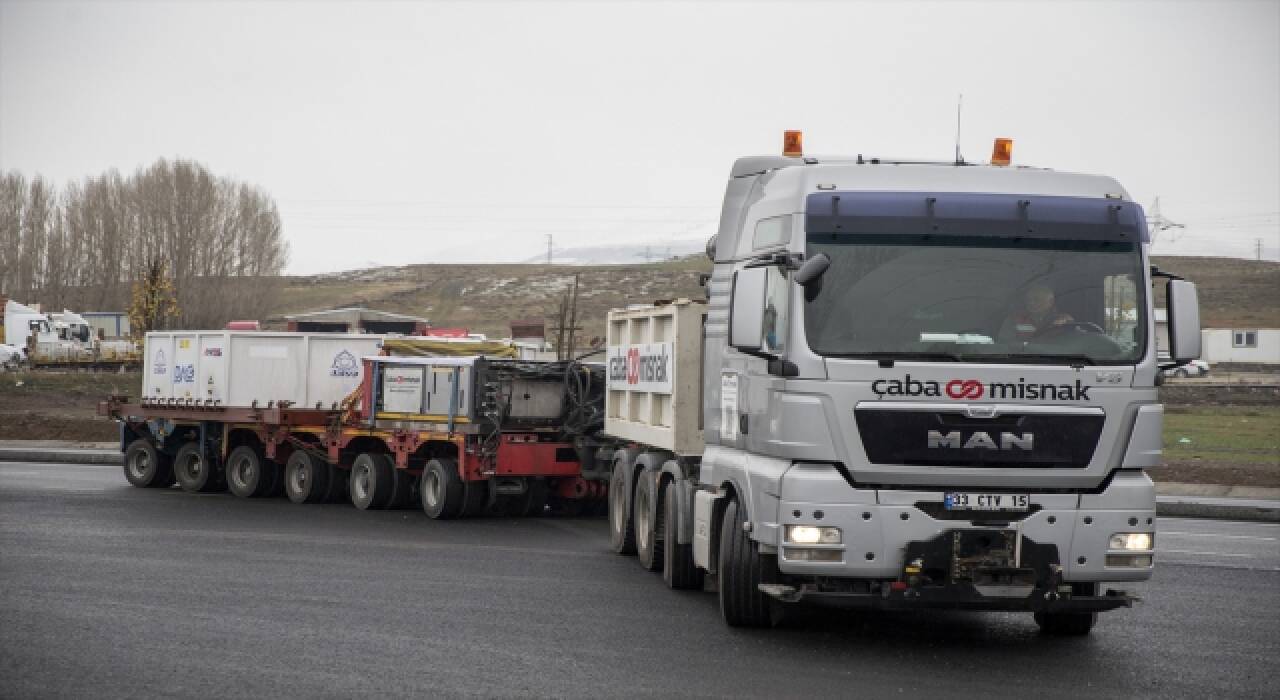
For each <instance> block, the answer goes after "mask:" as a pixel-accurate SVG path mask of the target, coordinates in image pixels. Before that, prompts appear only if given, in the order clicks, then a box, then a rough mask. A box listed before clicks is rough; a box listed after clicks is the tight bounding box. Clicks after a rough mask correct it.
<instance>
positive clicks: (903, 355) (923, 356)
mask: <svg viewBox="0 0 1280 700" xmlns="http://www.w3.org/2000/svg"><path fill="white" fill-rule="evenodd" d="M823 354H824V355H825V356H827V357H847V358H850V359H858V360H888V361H890V362H894V361H898V360H924V361H936V362H964V361H965V358H963V357H961V356H960V355H957V354H955V353H953V352H828V353H823Z"/></svg>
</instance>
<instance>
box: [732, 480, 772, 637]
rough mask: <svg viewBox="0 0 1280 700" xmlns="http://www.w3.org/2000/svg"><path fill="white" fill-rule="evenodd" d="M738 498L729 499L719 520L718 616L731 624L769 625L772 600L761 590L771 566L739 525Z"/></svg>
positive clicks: (740, 523)
mask: <svg viewBox="0 0 1280 700" xmlns="http://www.w3.org/2000/svg"><path fill="white" fill-rule="evenodd" d="M743 517H745V516H744V515H743V514H742V513H741V510H740V509H739V507H738V502H737V501H729V505H728V506H727V507H725V509H724V518H723V519H722V520H721V523H720V560H719V571H720V615H721V616H722V617H723V618H724V621H725V622H726V623H727V624H728V625H729V626H730V627H771V626H773V623H774V622H775V620H774V617H773V605H772V603H773V601H772V600H771V599H770V598H769V596H767V595H765V594H763V593H761V592H760V589H759V588H758V586H759V584H761V583H764V582H766V581H767V580H768V579H769V578H772V577H769V576H768V575H767V574H768V572H769V570H770V569H771V568H772V567H770V566H769V562H768V561H766V558H765V557H764V556H762V555H761V554H760V549H759V548H758V547H757V546H756V543H755V542H754V541H752V539H751V537H750V536H749V535H748V534H747V531H746V530H745V529H743V527H742V519H743Z"/></svg>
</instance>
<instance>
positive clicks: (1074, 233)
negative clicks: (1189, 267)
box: [805, 192, 1149, 243]
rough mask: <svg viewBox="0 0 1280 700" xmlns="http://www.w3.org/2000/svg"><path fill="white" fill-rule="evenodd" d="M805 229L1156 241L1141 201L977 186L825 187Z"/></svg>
mask: <svg viewBox="0 0 1280 700" xmlns="http://www.w3.org/2000/svg"><path fill="white" fill-rule="evenodd" d="M805 231H806V232H807V233H820V234H851V235H877V234H898V235H902V234H908V235H911V234H914V235H919V234H936V235H941V236H996V237H1001V238H1047V239H1055V240H1088V241H1117V242H1126V243H1134V242H1138V241H1141V242H1143V243H1147V242H1149V236H1148V233H1147V222H1146V217H1145V215H1144V214H1143V212H1142V207H1141V206H1139V205H1138V204H1136V203H1134V202H1126V201H1121V200H1118V199H1103V198H1094V197H1054V196H1044V195H1015V194H988V193H972V192H936V193H931V192H817V193H814V194H810V195H809V196H808V198H807V201H806V202H805Z"/></svg>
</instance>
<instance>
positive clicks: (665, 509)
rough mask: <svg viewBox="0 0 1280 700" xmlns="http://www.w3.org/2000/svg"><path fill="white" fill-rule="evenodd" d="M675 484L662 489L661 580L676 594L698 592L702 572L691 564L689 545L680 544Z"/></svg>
mask: <svg viewBox="0 0 1280 700" xmlns="http://www.w3.org/2000/svg"><path fill="white" fill-rule="evenodd" d="M678 491H679V487H678V486H676V484H675V482H672V483H670V484H667V487H666V488H664V489H662V539H663V542H662V580H663V581H666V582H667V586H668V587H669V588H673V589H675V590H680V591H696V590H702V569H699V568H698V567H697V565H696V564H694V563H693V545H692V544H680V535H679V521H678V520H677V518H678V517H679V509H678V508H676V498H677V497H678V495H677V492H678Z"/></svg>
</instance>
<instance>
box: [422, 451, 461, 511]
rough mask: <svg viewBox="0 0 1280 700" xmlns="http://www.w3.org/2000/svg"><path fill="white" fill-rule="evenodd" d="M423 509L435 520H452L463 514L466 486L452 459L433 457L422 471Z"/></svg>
mask: <svg viewBox="0 0 1280 700" xmlns="http://www.w3.org/2000/svg"><path fill="white" fill-rule="evenodd" d="M418 491H419V493H420V494H421V497H422V511H423V512H424V513H426V514H427V517H429V518H431V519H433V520H451V519H453V518H457V517H459V516H461V515H462V510H463V506H464V505H467V504H466V502H465V494H464V493H463V492H464V491H465V488H464V487H463V483H462V477H460V476H458V465H457V463H456V462H454V461H453V460H452V459H433V460H429V461H428V462H427V467H426V469H424V470H423V472H422V485H421V487H419V489H418Z"/></svg>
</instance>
